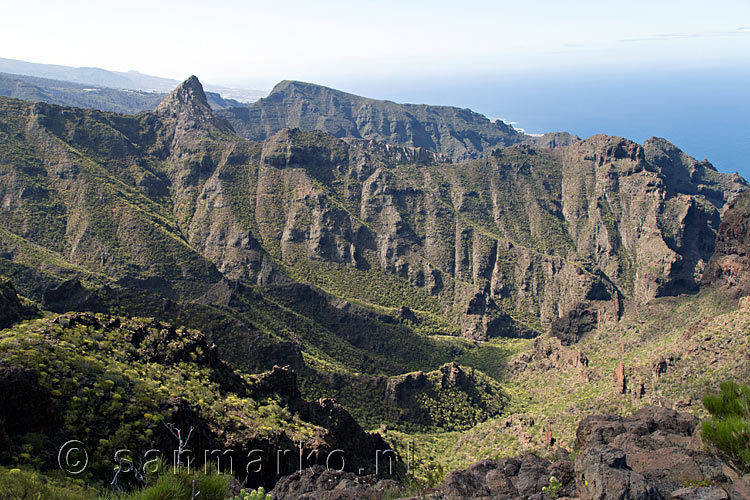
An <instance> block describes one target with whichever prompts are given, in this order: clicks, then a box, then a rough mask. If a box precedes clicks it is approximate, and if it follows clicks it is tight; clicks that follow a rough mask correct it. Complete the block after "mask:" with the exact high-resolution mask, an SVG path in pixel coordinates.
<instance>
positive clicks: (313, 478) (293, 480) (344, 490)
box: [271, 465, 403, 500]
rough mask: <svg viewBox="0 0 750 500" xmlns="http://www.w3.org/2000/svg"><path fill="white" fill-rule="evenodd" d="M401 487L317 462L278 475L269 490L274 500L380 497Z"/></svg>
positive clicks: (372, 476)
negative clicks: (275, 482)
mask: <svg viewBox="0 0 750 500" xmlns="http://www.w3.org/2000/svg"><path fill="white" fill-rule="evenodd" d="M401 489H403V487H402V486H401V485H400V484H399V483H397V482H396V481H394V480H392V479H378V478H377V477H376V476H374V475H367V476H362V475H355V474H352V473H350V472H342V471H339V470H336V469H332V468H325V467H323V466H320V465H317V466H313V467H309V468H306V469H304V470H302V471H297V472H295V473H294V474H291V475H289V476H286V477H283V478H281V480H279V482H278V483H277V484H276V486H275V487H274V489H273V490H272V491H271V495H273V497H274V499H275V500H379V499H380V498H382V497H383V494H384V493H386V492H387V493H389V494H394V493H397V492H398V491H399V490H401Z"/></svg>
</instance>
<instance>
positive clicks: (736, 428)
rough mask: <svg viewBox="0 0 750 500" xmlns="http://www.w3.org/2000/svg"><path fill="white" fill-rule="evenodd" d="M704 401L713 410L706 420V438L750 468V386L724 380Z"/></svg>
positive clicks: (736, 462) (726, 455)
mask: <svg viewBox="0 0 750 500" xmlns="http://www.w3.org/2000/svg"><path fill="white" fill-rule="evenodd" d="M703 404H704V406H705V407H706V409H707V410H708V412H709V413H710V414H711V419H710V420H708V421H706V422H704V423H703V441H704V442H705V443H706V445H707V446H708V447H709V448H711V450H712V451H713V452H714V453H716V454H717V455H719V456H720V457H721V458H723V459H724V460H725V461H726V462H728V463H730V464H731V465H732V466H734V467H735V468H736V469H737V470H739V471H742V472H750V386H748V385H744V384H738V383H736V382H724V383H722V384H721V391H720V392H719V394H718V395H707V396H706V397H705V398H703Z"/></svg>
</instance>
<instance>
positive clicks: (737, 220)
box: [702, 194, 750, 295]
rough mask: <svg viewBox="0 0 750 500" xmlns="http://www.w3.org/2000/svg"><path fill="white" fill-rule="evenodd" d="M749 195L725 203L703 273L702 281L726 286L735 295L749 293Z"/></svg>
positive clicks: (712, 284) (709, 284)
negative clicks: (710, 254) (714, 247)
mask: <svg viewBox="0 0 750 500" xmlns="http://www.w3.org/2000/svg"><path fill="white" fill-rule="evenodd" d="M749 253H750V195H748V194H743V195H741V196H739V197H737V199H735V200H734V202H733V203H732V204H731V205H729V208H727V210H726V212H724V217H723V218H722V220H721V226H719V233H718V234H717V236H716V252H715V253H714V254H713V256H712V257H711V260H710V261H709V262H708V267H707V268H706V272H705V273H703V280H702V282H703V284H704V285H707V286H723V287H728V288H730V289H732V290H734V291H736V292H737V294H738V295H748V294H750V260H748V254H749Z"/></svg>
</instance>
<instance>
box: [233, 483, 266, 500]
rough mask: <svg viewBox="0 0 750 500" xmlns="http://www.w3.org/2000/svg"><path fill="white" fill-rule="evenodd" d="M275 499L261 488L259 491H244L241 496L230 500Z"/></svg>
mask: <svg viewBox="0 0 750 500" xmlns="http://www.w3.org/2000/svg"><path fill="white" fill-rule="evenodd" d="M272 499H273V497H272V496H271V495H269V494H268V493H266V490H265V489H264V488H263V487H262V486H261V487H260V488H258V489H257V490H252V491H248V490H242V491H240V494H239V495H237V496H236V497H234V498H232V499H230V500H272Z"/></svg>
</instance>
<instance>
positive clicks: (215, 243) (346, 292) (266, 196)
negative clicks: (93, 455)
mask: <svg viewBox="0 0 750 500" xmlns="http://www.w3.org/2000/svg"><path fill="white" fill-rule="evenodd" d="M311 93H312V94H311ZM290 96H291V97H293V98H294V100H295V102H297V103H298V104H299V105H300V106H302V107H314V106H318V105H319V103H318V101H316V99H321V98H323V97H325V99H326V102H327V103H328V104H327V106H328V105H329V108H330V109H339V108H340V107H341V106H343V105H344V104H342V103H343V102H344V101H346V102H347V103H349V104H347V106H349V105H352V106H353V105H354V104H352V103H354V102H355V101H356V102H357V103H359V104H357V105H358V106H359V105H362V106H364V108H363V109H365V108H366V109H370V110H378V109H381V107H382V106H386V107H388V109H391V108H392V107H393V106H396V105H393V104H392V103H377V102H374V103H373V102H369V101H367V102H366V100H361V101H357V100H356V99H354V96H348V95H347V94H343V95H340V94H339V93H335V92H333V91H329V90H328V89H321V88H311V87H309V86H305V85H301V84H296V83H294V82H289V83H286V84H283V85H280V86H279V88H278V89H277V91H276V92H275V93H274V94H273V95H272V96H271V97H269V99H268V100H267V102H268V103H273V102H277V101H284V100H286V99H287V98H288V97H289V98H291V97H290ZM321 96H322V97H321ZM304 103H307V104H304ZM368 103H369V104H368ZM269 105H270V104H269ZM2 106H3V115H2V116H3V123H4V126H5V128H6V129H7V130H8V131H9V132H2V133H3V134H4V135H3V136H2V137H3V143H2V144H3V148H4V151H6V153H7V154H6V156H5V161H4V162H2V163H1V164H0V168H1V169H0V199H1V200H2V206H3V210H4V214H5V215H7V217H4V218H3V221H2V231H4V232H3V233H2V235H3V245H4V249H5V250H4V251H5V252H6V255H8V256H9V261H11V262H13V263H14V264H13V266H16V267H14V268H13V269H14V270H13V271H12V272H13V273H15V274H18V273H21V272H23V273H26V274H27V275H30V274H31V273H36V275H37V276H38V275H39V274H40V273H41V274H44V275H45V276H47V278H46V279H51V278H50V275H51V274H52V275H55V276H60V275H66V274H79V275H80V274H81V273H83V274H86V275H88V276H90V278H91V279H93V280H95V281H97V280H98V281H99V282H106V281H107V278H106V276H109V277H112V278H114V279H130V278H131V277H134V276H135V277H138V278H149V277H154V276H156V277H159V278H160V279H165V280H166V281H167V282H168V283H170V287H171V288H172V289H173V291H174V293H176V294H178V296H179V295H180V294H187V295H192V296H193V297H196V296H200V295H201V294H203V293H206V292H207V291H208V290H209V289H210V288H211V287H212V286H213V285H214V284H216V283H218V282H219V281H220V280H221V278H222V277H224V278H228V279H230V280H240V281H245V282H249V283H252V284H255V285H261V286H273V285H274V284H277V283H282V282H285V281H288V280H289V279H290V278H291V279H292V280H297V281H303V282H306V283H310V284H313V285H316V286H319V287H320V288H322V289H324V290H325V291H327V292H329V293H331V294H333V295H336V296H339V297H341V298H344V299H356V300H357V301H361V302H364V303H369V304H374V305H377V306H380V307H385V308H389V309H391V310H394V311H397V310H398V309H399V308H400V307H402V306H406V307H409V308H410V309H411V310H412V311H415V314H414V317H413V318H411V319H409V320H408V322H409V324H411V325H412V326H414V327H417V328H423V329H426V330H430V331H431V332H441V333H456V331H459V332H461V333H463V334H464V335H466V336H468V337H471V338H476V339H484V338H488V337H493V336H511V337H513V336H515V337H525V336H533V335H535V334H537V333H538V332H541V331H543V330H545V329H546V328H547V327H548V325H550V324H552V323H553V322H555V321H558V320H560V319H561V318H567V317H569V315H571V314H573V315H574V316H573V317H570V318H569V320H565V321H563V323H561V324H563V325H564V324H568V325H570V324H573V323H575V324H576V326H575V328H577V329H578V330H580V331H581V332H584V331H588V330H590V329H591V328H592V327H593V326H594V323H595V322H596V323H599V322H601V321H608V320H609V319H611V318H616V317H618V316H619V314H620V307H621V302H622V301H623V300H635V301H641V302H642V301H647V300H650V299H652V298H654V297H657V296H660V295H665V294H672V293H677V292H680V291H684V290H689V289H692V288H694V287H695V286H696V283H697V281H698V280H699V279H700V276H701V273H702V271H703V267H704V266H705V263H706V262H707V261H708V259H709V258H710V256H711V254H712V253H713V245H712V244H711V242H712V241H713V240H714V234H715V231H716V229H717V228H718V223H719V215H720V213H721V211H722V210H723V207H724V204H725V203H726V201H728V200H731V199H733V197H734V196H736V194H737V193H738V192H740V191H742V190H744V189H746V187H747V183H746V182H745V181H744V180H743V179H741V178H739V177H736V176H729V175H725V174H720V173H718V172H716V171H715V169H713V167H712V166H711V165H710V164H708V163H699V162H696V161H695V160H693V159H692V158H690V157H688V156H686V155H684V154H683V153H681V152H680V151H679V150H678V149H677V148H675V147H674V146H672V145H671V144H669V143H668V142H666V141H664V140H661V139H653V140H650V141H647V142H646V144H645V145H644V146H641V145H638V144H635V143H633V142H631V141H627V140H625V139H621V138H615V137H607V136H594V137H591V138H589V139H586V140H579V139H577V138H575V137H572V136H569V135H564V136H563V135H560V134H558V135H556V136H554V137H551V138H548V139H549V140H545V141H542V142H541V143H540V144H541V146H529V145H526V144H523V145H517V146H510V147H505V148H502V149H494V152H493V153H492V154H491V155H489V156H488V157H487V158H484V159H481V160H473V161H469V162H465V163H461V164H450V163H445V162H444V161H443V158H442V157H441V156H440V155H437V154H435V153H434V152H431V151H430V150H433V151H435V150H436V148H435V147H434V146H435V144H437V143H435V142H434V141H433V143H429V144H428V143H425V146H426V147H425V148H416V149H415V148H411V147H406V146H404V145H403V144H411V145H419V144H422V143H421V142H419V141H417V140H415V139H413V138H412V139H408V138H407V139H403V137H402V138H398V137H396V136H393V137H392V136H391V135H383V136H380V135H375V136H373V135H368V134H359V135H360V136H362V137H378V138H385V139H386V140H387V141H388V142H387V143H385V144H384V143H380V142H376V141H373V140H366V139H356V138H355V139H351V138H350V139H346V140H342V139H337V138H335V137H333V136H332V135H329V134H325V133H323V132H320V131H302V130H299V129H293V130H288V129H285V130H281V131H279V132H276V133H275V134H274V135H272V136H270V137H268V138H267V139H266V140H264V141H263V142H262V143H253V142H250V141H246V140H243V139H241V138H239V137H237V136H236V135H235V134H234V133H233V130H232V127H231V126H230V125H229V124H228V123H227V122H226V121H224V120H223V119H221V118H219V117H217V116H216V115H215V114H214V113H213V112H212V111H211V109H210V107H209V105H208V103H207V100H206V96H205V93H204V92H203V90H202V88H201V86H200V83H199V82H198V81H197V79H196V78H194V77H192V78H190V79H188V80H187V81H186V82H184V83H183V84H182V85H181V86H180V87H178V88H177V89H176V90H175V91H174V92H172V93H171V94H170V95H169V96H168V97H167V98H166V99H165V100H164V101H163V102H162V103H161V104H160V105H159V106H158V107H157V109H156V111H155V112H154V113H151V114H144V115H140V116H137V117H132V116H122V115H115V114H106V113H101V112H96V111H83V110H74V109H65V108H58V107H56V106H50V105H43V104H28V103H23V102H20V101H14V100H3V101H2ZM368 106H369V107H368ZM261 108H262V106H261ZM261 108H258V109H261ZM329 108H326V109H329ZM300 109H301V108H300ZM347 109H349V108H347ZM352 109H354V108H352ZM358 109H359V108H358ZM394 109H395V108H394ZM398 109H399V110H401V111H400V112H404V113H405V112H406V111H404V110H406V109H410V110H411V111H409V113H412V115H410V116H411V118H409V119H410V120H412V119H413V120H415V123H419V124H422V126H425V127H427V126H428V125H429V124H430V123H433V121H434V123H436V124H438V125H440V126H438V125H435V126H434V127H433V126H432V125H430V126H429V127H428V128H430V127H432V128H430V129H431V130H439V129H440V127H443V126H449V125H450V123H452V122H451V120H449V119H448V118H445V116H444V115H443V114H440V113H437V111H435V110H429V109H428V108H419V109H422V110H423V111H424V113H427V114H428V115H429V116H430V117H431V118H429V119H428V118H425V117H423V116H421V115H420V114H419V113H417V112H416V111H415V109H416V108H414V109H412V108H403V107H401V108H398ZM459 111H460V110H451V111H450V112H451V113H454V114H455V115H456V116H459V115H461V116H463V115H462V114H461V113H460V112H459ZM269 112H270V111H269ZM373 112H374V111H373ZM446 112H447V111H446ZM435 113H437V114H435ZM352 116H354V115H352ZM425 116H427V115H425ZM451 116H453V115H451ZM466 116H467V117H468V118H466V117H465V118H466V119H467V120H468V119H469V118H471V119H472V120H475V119H476V120H478V118H476V117H473V115H470V114H469V115H466ZM472 117H473V118H472ZM300 119H301V118H300ZM352 119H353V120H354V118H352ZM431 120H433V121H431ZM282 121H283V120H282ZM355 121H356V120H355ZM279 123H280V122H279ZM305 123H307V122H305ZM326 123H327V122H326ZM299 124H300V125H303V123H302V122H300V123H299ZM415 126H416V125H414V126H412V127H407V130H411V131H414V130H416V129H415V128H414V127H415ZM450 126H453V125H450ZM305 127H307V128H315V127H311V126H308V125H305ZM275 128H276V127H275V126H274V127H271V128H270V129H268V130H267V131H266V132H263V134H266V133H271V131H273V130H274V129H275ZM491 128H492V130H500V129H502V127H500V125H491ZM503 133H505V132H503ZM263 134H261V135H263ZM339 135H345V136H347V135H353V134H350V133H349V132H347V133H344V134H339ZM399 137H400V136H399ZM414 137H416V136H414ZM557 139H559V141H558V140H557ZM493 140H494V139H493ZM550 141H551V142H550ZM511 142H513V141H512V140H511V141H505V140H500V139H498V140H497V141H496V142H492V141H489V142H486V143H483V144H485V145H484V146H482V147H483V148H490V147H494V146H496V145H507V144H509V143H511ZM454 152H455V151H454ZM41 228H43V229H41ZM19 238H20V239H19ZM31 248H34V249H35V251H34V252H32V251H30V250H31ZM45 252H47V253H45ZM50 252H51V253H50ZM32 257H33V258H32ZM30 258H31V261H33V262H37V261H39V260H43V261H44V262H45V266H42V267H38V266H37V268H34V266H33V264H32V263H31V262H30V261H29V259H30ZM34 259H35V260H34ZM19 266H20V267H19ZM32 269H35V270H32ZM40 269H41V271H40ZM45 269H46V270H50V271H52V272H49V273H48V272H47V271H44V270H45ZM22 270H23V271H22ZM45 273H46V274H45ZM35 279H36V278H35ZM31 281H32V280H29V279H25V280H24V281H19V282H31ZM36 281H38V279H36ZM571 321H572V323H571ZM584 323H586V324H584ZM576 335H578V334H576Z"/></svg>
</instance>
